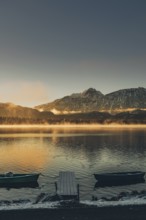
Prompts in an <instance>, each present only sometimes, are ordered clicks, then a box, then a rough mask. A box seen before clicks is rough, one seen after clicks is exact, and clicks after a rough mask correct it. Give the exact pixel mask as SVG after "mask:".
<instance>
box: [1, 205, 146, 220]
mask: <svg viewBox="0 0 146 220" xmlns="http://www.w3.org/2000/svg"><path fill="white" fill-rule="evenodd" d="M3 219H4V220H18V219H19V220H20V219H21V220H29V219H30V220H33V219H34V220H49V219H50V220H60V219H61V220H95V219H97V220H145V219H146V205H142V206H123V207H122V206H120V207H104V208H103V207H102V208H88V207H87V208H60V209H30V210H9V211H8V210H7V211H0V220H3Z"/></svg>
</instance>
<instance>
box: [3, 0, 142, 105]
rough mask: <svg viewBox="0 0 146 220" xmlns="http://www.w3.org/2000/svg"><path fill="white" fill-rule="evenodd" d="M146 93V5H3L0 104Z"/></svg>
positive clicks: (85, 1) (62, 0)
mask: <svg viewBox="0 0 146 220" xmlns="http://www.w3.org/2000/svg"><path fill="white" fill-rule="evenodd" d="M139 86H141V87H146V0H0V102H13V103H15V104H20V105H23V106H34V105H38V104H42V103H47V102H50V101H52V100H54V99H56V98H61V97H63V96H65V95H70V94H72V93H74V92H82V91H83V90H85V89H88V88H89V87H93V88H95V89H97V90H100V91H101V92H102V93H103V94H107V93H109V92H112V91H115V90H118V89H123V88H131V87H139Z"/></svg>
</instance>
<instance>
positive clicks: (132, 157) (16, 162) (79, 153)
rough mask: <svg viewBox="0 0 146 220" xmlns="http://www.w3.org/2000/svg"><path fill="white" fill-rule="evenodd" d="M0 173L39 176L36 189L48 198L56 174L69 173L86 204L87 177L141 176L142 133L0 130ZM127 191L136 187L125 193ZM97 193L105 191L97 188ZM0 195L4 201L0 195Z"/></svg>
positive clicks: (145, 147)
mask: <svg viewBox="0 0 146 220" xmlns="http://www.w3.org/2000/svg"><path fill="white" fill-rule="evenodd" d="M0 169H1V172H2V173H3V172H8V171H12V172H14V173H19V172H22V173H26V172H41V173H43V175H44V176H41V177H40V178H39V185H40V187H41V190H42V191H43V190H44V191H46V190H47V192H48V191H49V190H50V193H52V191H53V190H55V188H54V182H55V181H57V178H58V173H59V171H60V170H62V171H66V170H70V171H74V172H75V173H76V176H77V179H78V182H79V183H80V185H81V187H80V190H81V192H80V193H81V198H83V199H87V198H89V197H91V194H92V193H93V191H94V190H93V189H94V185H95V183H96V181H95V180H94V178H93V173H98V172H124V171H127V170H128V171H135V170H141V171H146V129H132V128H130V129H115V128H114V129H107V128H104V129H89V130H88V129H87V128H86V129H75V128H74V129H71V128H70V129H61V128H59V129H58V128H49V129H38V128H37V129H32V130H30V129H25V130H24V129H20V130H17V129H13V130H11V129H8V130H7V129H5V130H2V129H1V130H0ZM137 185H138V187H139V184H137ZM123 187H124V186H123ZM127 187H129V188H127ZM130 187H136V186H133V185H132V186H126V189H131V188H130ZM140 187H141V188H142V187H145V183H141V185H140ZM116 192H117V191H114V190H112V189H110V191H108V193H116ZM15 193H16V191H15ZM17 193H18V191H17ZM25 193H26V191H25ZM27 193H29V195H31V194H32V191H31V190H28V192H27ZM102 193H107V191H103V190H100V189H99V188H98V194H102ZM12 194H13V193H12ZM33 194H35V192H34V191H33ZM0 195H1V196H2V197H3V196H5V195H4V192H3V193H1V191H0ZM7 196H9V195H7Z"/></svg>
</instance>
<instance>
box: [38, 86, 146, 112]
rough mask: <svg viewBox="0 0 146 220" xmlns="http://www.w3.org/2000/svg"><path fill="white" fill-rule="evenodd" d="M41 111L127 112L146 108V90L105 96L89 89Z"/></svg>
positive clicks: (59, 100) (55, 102) (56, 101)
mask: <svg viewBox="0 0 146 220" xmlns="http://www.w3.org/2000/svg"><path fill="white" fill-rule="evenodd" d="M35 108H36V109H38V110H41V111H52V112H54V113H74V112H76V113H79V112H91V111H109V112H112V111H113V112H114V111H119V110H120V111H126V110H127V109H131V110H133V109H145V108H146V89H145V88H143V87H139V88H131V89H122V90H118V91H115V92H112V93H109V94H106V95H103V94H102V93H101V92H100V91H97V90H96V89H93V88H89V89H88V90H85V91H84V92H82V93H75V94H72V95H70V96H65V97H63V98H61V99H57V100H55V101H53V102H50V103H47V104H43V105H39V106H36V107H35Z"/></svg>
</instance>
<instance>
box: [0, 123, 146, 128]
mask: <svg viewBox="0 0 146 220" xmlns="http://www.w3.org/2000/svg"><path fill="white" fill-rule="evenodd" d="M4 128H6V129H7V128H10V129H14V128H24V129H29V128H66V129H68V128H76V129H80V128H86V129H101V128H146V124H129V125H127V124H114V123H113V124H108V125H102V124H47V125H46V124H44V125H43V124H21V125H18V124H12V125H11V124H9V125H4V124H3V125H0V129H4Z"/></svg>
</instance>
